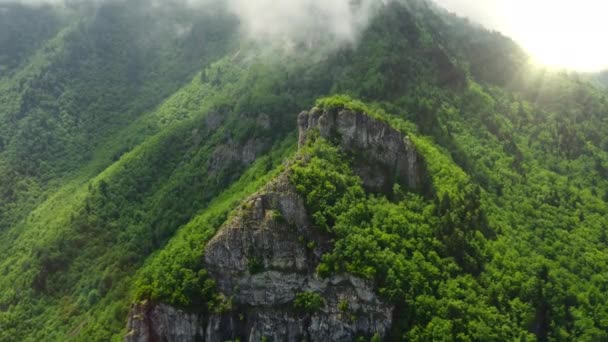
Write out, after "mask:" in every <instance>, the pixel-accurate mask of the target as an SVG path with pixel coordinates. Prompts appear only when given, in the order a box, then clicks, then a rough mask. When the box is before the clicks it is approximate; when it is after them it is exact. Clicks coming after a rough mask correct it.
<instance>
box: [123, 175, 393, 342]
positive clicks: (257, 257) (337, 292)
mask: <svg viewBox="0 0 608 342" xmlns="http://www.w3.org/2000/svg"><path fill="white" fill-rule="evenodd" d="M332 247H333V241H332V240H331V238H330V236H328V235H327V234H324V233H322V232H321V231H320V230H319V229H318V228H315V227H313V225H312V223H311V219H310V217H309V215H308V214H307V211H306V208H305V206H304V202H303V199H302V198H301V197H300V196H299V195H298V194H297V193H296V191H295V189H294V187H293V185H291V184H290V182H289V180H288V174H287V173H284V174H282V175H281V176H279V177H278V178H277V179H276V180H275V181H273V182H271V183H270V184H268V185H267V186H266V187H265V188H264V189H262V190H261V191H260V192H258V193H257V194H255V195H253V196H252V197H250V198H249V199H247V200H246V201H245V202H244V204H243V205H242V206H241V208H240V209H239V210H238V211H237V212H236V214H235V215H234V216H233V217H232V218H231V219H230V220H229V221H228V222H227V223H225V224H224V225H223V227H222V228H221V229H220V231H219V232H218V234H217V235H216V236H215V237H214V238H213V239H212V240H211V241H210V242H209V243H208V244H207V246H206V248H205V255H204V262H205V266H206V269H207V270H208V271H209V273H210V275H211V276H212V277H213V278H214V279H215V281H216V283H217V287H218V290H219V291H220V292H221V293H222V294H223V295H224V296H225V297H226V298H231V299H232V302H233V309H232V311H230V312H227V313H224V314H222V315H212V316H210V317H205V316H204V315H202V314H195V313H186V312H183V311H181V310H177V309H175V308H172V307H170V306H167V305H164V304H158V305H152V304H143V305H136V306H134V307H133V309H132V310H131V314H130V316H129V323H128V331H129V333H128V335H127V337H126V341H129V342H143V341H226V340H235V339H240V340H241V341H252V342H253V341H261V340H264V339H267V340H269V341H294V342H295V341H298V342H299V341H302V340H308V341H353V340H355V339H356V338H357V337H359V336H364V337H368V338H370V337H371V336H373V335H375V334H378V335H379V336H381V337H385V336H386V335H387V334H388V331H389V330H390V327H391V323H392V317H393V309H394V308H393V307H392V306H391V305H389V304H387V303H385V302H383V301H382V300H381V299H380V298H378V296H377V295H376V293H375V292H374V288H373V285H372V284H370V283H368V282H366V281H364V280H362V279H359V278H357V277H354V276H350V275H336V276H332V277H330V278H320V277H318V276H317V275H316V271H315V270H316V267H317V265H318V264H319V262H320V260H321V256H322V255H323V254H324V253H326V252H328V251H330V250H331V248H332ZM303 292H315V293H318V294H319V295H321V296H322V297H323V298H324V299H325V305H324V306H323V307H322V308H320V309H319V310H317V311H315V312H312V313H306V312H302V311H299V310H297V309H296V308H294V305H293V301H294V299H295V298H296V295H297V294H299V293H303Z"/></svg>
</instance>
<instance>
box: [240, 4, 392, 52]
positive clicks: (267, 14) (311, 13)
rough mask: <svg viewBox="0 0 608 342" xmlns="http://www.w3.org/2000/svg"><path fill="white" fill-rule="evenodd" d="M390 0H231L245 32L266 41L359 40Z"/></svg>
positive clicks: (334, 42) (336, 42)
mask: <svg viewBox="0 0 608 342" xmlns="http://www.w3.org/2000/svg"><path fill="white" fill-rule="evenodd" d="M386 2H387V1H386V0H384V1H379V0H362V1H358V2H355V1H352V0H332V1H327V0H256V1H252V0H228V4H229V5H228V6H229V9H230V10H231V11H232V12H233V13H234V14H235V15H236V16H237V17H238V18H239V20H240V22H241V32H242V33H243V36H244V37H245V38H247V39H250V40H252V41H255V42H258V43H262V44H272V45H276V44H280V45H282V46H284V47H287V48H288V47H290V46H296V45H302V44H304V45H305V46H306V45H308V46H313V45H314V44H315V43H317V42H319V41H320V40H323V41H324V42H329V43H331V45H332V46H334V47H338V46H342V45H344V44H355V43H356V42H357V40H358V39H359V37H360V35H361V33H362V32H363V31H364V30H365V28H366V27H367V25H368V23H369V21H370V20H371V19H372V17H373V15H374V13H375V11H376V10H377V9H378V8H379V7H380V6H383V5H385V4H386Z"/></svg>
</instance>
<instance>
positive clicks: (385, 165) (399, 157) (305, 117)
mask: <svg viewBox="0 0 608 342" xmlns="http://www.w3.org/2000/svg"><path fill="white" fill-rule="evenodd" d="M298 128H299V133H300V135H299V141H298V142H299V145H300V146H303V145H304V144H305V143H306V141H307V139H308V136H309V134H310V132H311V130H314V129H316V130H318V132H319V134H320V135H321V137H323V138H325V139H328V140H330V141H332V142H334V143H336V144H337V145H339V146H340V147H341V149H342V150H344V151H345V152H348V153H350V154H351V155H353V156H354V157H355V165H354V170H355V172H357V174H358V175H359V176H360V177H361V178H362V179H363V182H364V185H365V187H366V188H367V189H369V190H371V191H375V192H382V193H390V192H391V191H392V187H393V185H394V184H395V183H398V184H401V185H403V186H406V187H407V188H409V189H411V190H415V191H418V192H426V191H428V189H427V188H428V180H427V179H426V175H427V172H426V168H425V164H424V160H423V159H422V157H421V156H420V155H419V154H418V152H417V151H416V149H415V147H414V145H413V144H412V142H411V141H410V139H409V138H408V137H407V136H406V135H404V134H403V133H401V132H399V131H397V130H396V129H394V128H392V127H391V126H390V125H389V124H387V123H385V122H382V121H379V120H377V119H374V118H372V117H370V116H368V115H366V114H363V113H358V112H353V111H350V110H337V109H334V110H320V109H313V110H311V111H310V112H302V113H300V115H299V116H298Z"/></svg>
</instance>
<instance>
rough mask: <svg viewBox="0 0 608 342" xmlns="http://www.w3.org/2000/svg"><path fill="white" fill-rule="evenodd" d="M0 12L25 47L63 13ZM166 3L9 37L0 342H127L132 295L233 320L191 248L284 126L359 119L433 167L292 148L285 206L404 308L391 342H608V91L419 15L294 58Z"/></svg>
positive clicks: (275, 145) (291, 134)
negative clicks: (523, 341) (295, 205)
mask: <svg viewBox="0 0 608 342" xmlns="http://www.w3.org/2000/svg"><path fill="white" fill-rule="evenodd" d="M0 6H2V8H9V10H7V11H3V12H2V13H1V15H4V16H3V17H2V19H6V20H2V21H1V24H0V26H2V25H7V27H8V26H10V25H15V26H14V27H18V28H21V29H22V30H27V27H25V28H24V27H23V24H22V23H20V22H22V21H20V20H24V18H26V19H27V18H30V17H31V16H37V17H38V18H44V17H45V16H46V15H47V14H48V13H49V11H51V12H52V11H53V7H41V8H40V9H38V10H34V9H32V10H31V11H32V12H28V13H25V14H23V13H22V12H19V11H21V10H22V9H23V8H28V7H20V8H21V9H20V10H19V11H16V10H15V11H14V12H13V10H12V7H10V6H7V5H0ZM218 6H219V8H220V9H221V6H220V5H218ZM174 7H175V8H172V9H171V11H169V12H167V13H168V14H166V15H163V16H160V15H159V13H160V12H158V11H157V12H155V11H150V10H149V9H148V7H147V2H146V1H139V2H136V3H130V2H124V1H113V2H110V3H104V2H102V3H100V4H99V8H98V9H97V10H96V11H90V12H87V11H85V12H84V13H85V14H82V13H81V12H71V13H70V15H68V16H63V17H62V16H61V15H59V17H61V20H60V21H59V22H54V21H53V20H55V19H53V18H50V19H49V23H46V22H45V23H41V25H43V26H44V25H47V24H48V25H49V26H50V27H52V28H53V29H48V32H47V33H48V35H46V34H45V35H40V30H41V29H40V28H39V27H32V28H31V31H30V32H24V33H27V34H30V35H31V36H32V37H35V38H36V39H35V40H34V41H27V42H28V43H27V44H25V45H24V46H20V45H19V44H18V43H19V42H24V43H25V42H26V40H19V39H16V38H15V36H14V35H13V33H11V34H10V35H9V34H7V35H6V36H2V35H1V34H0V43H2V45H3V46H5V44H7V45H6V46H8V47H9V48H11V49H14V50H11V51H10V52H11V53H13V52H14V54H15V56H17V57H15V58H13V57H9V58H8V60H9V61H16V60H22V61H23V62H22V64H19V63H15V62H9V63H8V64H6V62H5V61H6V60H7V59H6V57H2V56H4V55H2V53H0V64H2V65H8V67H5V68H4V69H3V70H0V104H1V105H0V122H2V125H1V127H2V128H0V196H1V197H0V272H1V274H2V277H0V289H2V291H0V340H6V341H22V340H34V339H38V340H58V341H64V340H86V341H107V340H122V339H123V338H124V336H125V335H126V334H127V331H126V326H127V318H128V314H129V310H130V307H131V304H132V303H139V302H141V301H144V300H148V303H156V302H163V303H165V304H167V305H169V304H170V305H172V306H174V307H175V308H179V310H185V312H189V313H191V312H193V311H194V312H196V311H197V310H198V311H202V312H205V310H208V309H209V308H208V306H209V305H211V306H214V305H215V306H217V307H218V308H222V307H224V306H227V304H226V301H225V299H226V298H222V297H221V296H220V297H217V296H216V295H217V292H215V291H214V290H212V288H213V287H212V286H210V285H211V284H210V283H209V282H207V281H208V280H210V275H209V274H208V273H206V272H202V270H204V267H205V265H204V264H203V255H204V251H205V246H206V244H207V243H208V242H209V241H210V240H211V239H212V238H213V237H214V236H215V233H216V231H217V229H218V228H219V227H220V226H221V225H222V223H224V222H225V221H226V220H228V219H230V218H231V217H232V216H231V214H230V213H231V212H233V210H234V208H237V207H238V206H239V205H240V203H241V202H242V200H243V199H244V198H248V197H249V196H251V195H253V194H255V193H256V191H258V190H259V189H260V188H262V187H263V185H264V184H266V183H267V182H269V181H270V180H271V179H272V178H273V177H275V176H276V175H277V174H280V173H281V172H283V171H284V170H285V169H286V168H288V167H290V166H289V165H284V164H283V162H284V160H290V158H292V157H293V155H294V153H296V152H295V149H296V147H297V146H298V140H299V139H298V136H297V135H298V133H297V131H298V120H297V115H296V114H297V113H299V111H301V110H302V109H303V108H312V107H313V106H314V105H315V104H317V107H318V109H319V110H320V111H321V113H322V112H323V111H325V110H327V111H332V110H337V112H336V113H335V114H332V115H335V116H331V115H328V116H327V117H328V118H330V117H331V118H334V117H339V111H341V110H346V111H347V112H348V111H351V112H360V113H363V112H365V113H366V114H367V115H366V116H365V117H366V118H371V119H373V120H379V121H381V122H383V123H385V124H387V125H389V126H390V127H392V128H393V130H394V131H395V132H400V133H402V134H404V135H407V136H408V137H409V143H411V145H412V146H415V149H416V151H417V153H418V154H419V155H421V156H423V157H424V158H423V159H424V169H425V170H426V171H425V172H426V173H428V175H429V179H424V180H422V181H421V183H422V184H423V186H421V189H422V190H421V191H419V193H417V192H416V191H414V192H411V191H410V190H411V188H415V187H411V186H408V183H409V184H412V183H417V182H416V181H413V182H408V181H407V177H406V181H405V182H404V181H402V180H401V181H400V180H398V179H397V182H393V180H394V179H395V178H394V177H392V176H393V173H392V171H393V170H392V168H386V167H381V165H380V164H385V166H386V164H387V163H386V161H387V160H390V159H391V157H386V156H384V155H383V153H389V152H390V153H392V152H394V151H397V150H398V151H400V152H399V153H397V154H396V155H398V156H400V155H403V153H402V152H403V150H400V149H399V148H397V149H392V148H391V149H387V150H383V149H382V148H380V147H377V149H376V150H374V151H373V152H371V153H368V154H362V155H359V156H357V155H355V156H350V157H349V156H348V153H347V154H344V153H343V152H340V151H339V150H336V148H335V146H334V145H332V144H334V143H335V142H336V141H341V140H342V139H347V138H348V134H350V133H349V132H351V131H350V130H344V131H343V132H342V133H346V134H343V135H342V136H341V137H334V138H333V139H334V140H333V141H332V138H331V136H330V135H327V136H325V138H328V139H327V140H329V142H327V141H326V142H318V143H315V144H316V145H314V144H313V146H312V147H306V146H304V145H306V144H305V143H304V140H302V141H300V142H301V144H300V145H302V146H304V147H305V148H307V149H308V152H309V154H310V155H311V157H310V160H309V161H312V162H311V163H312V164H307V163H304V162H303V160H302V161H301V163H299V162H298V161H297V160H296V162H295V163H296V164H295V169H296V170H297V172H295V173H296V174H297V175H298V176H297V177H299V178H298V183H299V184H296V185H302V187H301V189H300V190H302V191H299V192H298V194H299V196H301V197H302V198H303V199H304V200H305V202H306V207H307V210H308V211H309V214H311V217H312V219H314V220H315V225H316V226H318V227H321V229H319V230H318V231H320V232H325V233H327V234H330V233H331V234H333V236H334V239H335V245H334V247H333V249H331V250H327V251H325V257H323V258H322V260H321V261H320V263H319V265H318V267H316V269H315V272H316V273H317V274H319V276H321V275H323V276H327V277H331V276H332V274H342V273H350V274H353V275H354V276H356V277H359V278H361V279H365V281H366V282H369V283H371V284H373V285H374V286H375V288H376V289H377V291H376V292H375V294H376V295H378V296H380V297H381V298H385V299H384V300H386V301H387V302H389V303H391V304H392V305H395V309H394V312H398V313H399V317H393V318H392V324H391V329H390V332H389V333H387V336H388V335H390V336H392V337H394V338H395V339H411V340H429V339H432V338H433V337H434V336H442V337H445V338H446V339H448V340H450V339H451V340H458V339H466V338H468V339H471V340H480V339H483V340H505V339H514V338H527V339H529V340H534V339H536V340H539V341H548V340H560V339H561V340H563V339H566V340H567V339H580V340H602V339H603V338H605V337H606V333H605V332H606V331H608V327H607V326H606V322H607V321H606V317H608V312H606V306H605V305H604V304H605V303H606V302H608V298H606V296H605V295H604V293H608V289H607V288H606V282H605V279H604V278H605V277H603V274H604V273H605V272H604V271H605V270H607V269H608V261H607V255H606V253H605V244H606V227H605V225H604V224H603V222H604V221H605V219H606V215H608V210H607V207H606V203H607V201H608V184H607V181H606V175H608V173H607V172H606V170H608V154H607V153H608V152H607V151H608V140H607V138H606V137H607V136H608V134H605V133H606V132H608V127H606V122H605V120H604V119H605V115H606V113H607V112H608V103H607V99H606V96H607V94H606V92H605V90H602V89H599V88H597V87H596V86H594V85H593V84H591V83H589V82H588V81H587V80H586V78H584V77H579V76H578V75H576V74H570V73H560V72H553V71H550V70H547V69H543V68H540V67H536V66H533V65H530V64H529V63H528V61H527V59H526V56H525V55H524V54H522V51H521V49H519V48H518V47H517V46H516V45H515V44H514V43H513V42H512V41H510V40H508V39H506V38H504V37H502V36H500V35H499V34H496V33H492V32H488V31H485V30H484V29H482V28H480V27H476V26H475V27H473V26H471V25H470V24H469V23H467V22H466V21H465V20H463V19H459V18H456V17H453V16H450V15H448V14H447V13H443V12H440V11H437V10H436V9H434V8H432V7H429V5H428V3H427V2H425V1H393V2H391V3H390V4H387V5H386V6H383V7H381V8H380V9H379V10H378V13H377V16H375V17H373V18H372V20H371V22H370V24H369V26H368V27H367V29H366V30H364V31H363V32H362V34H361V37H360V41H359V42H358V44H356V45H353V46H348V45H347V46H341V47H338V48H335V47H332V48H331V49H324V46H322V45H321V46H312V47H310V48H307V47H306V46H298V47H297V49H296V52H297V53H296V54H295V55H293V54H291V55H290V54H286V53H285V51H280V50H272V49H270V50H268V49H265V48H264V47H263V46H262V47H260V46H257V45H256V44H251V43H250V42H246V41H245V42H244V41H242V40H241V37H239V36H238V34H239V30H238V20H237V19H236V18H234V16H232V15H231V14H229V13H228V12H225V11H222V10H217V8H216V9H214V10H213V11H210V12H205V11H202V12H197V11H193V10H192V9H191V8H188V7H181V6H180V5H179V4H177V3H176V5H175V6H174ZM8 11H11V12H8ZM28 11H30V10H29V9H28ZM37 11H39V12H37ZM6 13H9V14H10V15H5V14H6ZM32 13H33V14H32ZM54 15H56V14H53V16H54ZM62 15H65V13H63V14H62ZM161 17H162V18H161ZM150 18H153V19H158V20H157V21H153V20H148V19H150ZM174 24H179V26H180V27H190V24H191V27H192V30H191V31H190V33H188V34H185V35H178V34H176V29H175V28H176V27H175V26H174ZM49 26H44V27H45V28H44V30H46V27H49ZM0 32H3V33H6V32H14V31H4V30H0ZM151 33H155V34H153V35H152V34H151ZM156 33H158V35H157V34H156ZM54 34H55V36H53V35H54ZM51 36H52V37H51ZM7 37H8V39H6V38H7ZM142 37H147V38H146V39H142ZM203 38H205V39H203ZM201 41H203V42H204V43H203V44H200V42H201ZM7 42H8V43H7ZM319 44H323V42H319ZM315 48H316V50H315ZM321 51H322V52H323V55H322V58H319V53H320V52H321ZM327 51H329V52H327ZM26 56H29V58H28V57H26ZM3 58H4V59H3ZM7 70H8V74H6V73H5V72H6V71H7ZM7 75H8V76H7ZM336 94H346V95H347V96H332V95H336ZM325 96H330V97H328V98H325V99H323V97H325ZM319 98H321V99H320V100H318V102H317V99H319ZM352 99H361V101H356V100H352ZM364 103H365V104H364ZM366 120H367V119H366ZM347 121H348V120H343V121H335V120H333V119H330V120H328V122H330V123H332V122H337V125H338V126H336V125H334V126H333V128H331V127H332V126H331V125H330V126H324V125H323V124H321V125H319V124H318V122H317V125H311V126H316V127H319V128H323V127H330V128H329V130H330V131H333V130H338V131H339V130H340V127H341V126H339V125H340V124H341V123H340V122H347ZM349 122H350V121H349ZM354 122H363V121H361V120H360V118H358V119H356V120H355V121H354ZM355 132H357V130H356V129H355ZM386 132H387V131H385V132H384V134H385V135H379V136H381V137H383V138H382V139H384V138H386V139H388V140H390V141H393V140H399V139H398V138H397V139H389V138H391V137H393V135H392V133H391V134H388V133H386ZM393 133H394V132H393ZM362 134H363V133H362ZM313 135H314V134H313ZM363 135H364V136H367V135H369V136H370V137H373V136H374V134H369V132H367V133H365V134H363ZM317 140H319V141H320V140H323V139H321V138H315V142H316V141H317ZM345 141H350V143H352V144H353V146H352V150H353V151H354V152H356V150H357V149H358V148H356V147H355V146H360V145H357V144H355V142H353V141H352V140H345ZM391 151H392V152H391ZM405 151H406V153H405V154H406V155H407V151H412V149H411V148H410V149H408V148H406V149H405ZM355 154H356V153H355ZM391 156H392V155H391ZM378 158H380V159H378ZM396 159H398V158H396ZM378 160H381V161H383V163H378ZM362 161H363V162H365V161H367V162H368V164H371V166H367V167H364V168H359V169H357V168H356V167H353V165H355V166H357V165H363V164H362V163H360V162H362ZM391 166H392V167H393V166H395V169H396V170H403V169H404V168H405V169H407V167H406V166H405V167H404V166H402V165H400V164H399V162H398V160H396V164H391ZM291 167H294V164H291ZM384 169H386V170H387V175H388V176H386V177H385V178H383V179H384V180H383V181H378V182H377V183H374V179H373V177H372V178H370V177H368V176H370V175H371V176H374V175H377V174H378V173H379V172H378V170H384ZM344 174H345V175H347V176H345V177H343V176H340V175H344ZM361 176H362V177H361ZM386 179H390V180H386ZM321 180H322V182H321ZM366 180H367V181H366ZM366 183H367V184H366ZM374 184H376V186H374ZM334 189H335V190H334ZM373 189H376V190H375V191H374V190H373ZM296 190H297V188H296ZM378 190H381V191H378ZM370 191H371V192H370ZM332 194H335V196H333V195H332ZM340 203H342V205H340ZM319 234H321V233H319ZM252 266H259V265H256V263H255V262H254V263H253V265H252ZM253 268H255V267H253ZM311 274H312V273H311ZM406 275H407V276H406ZM299 298H300V300H299V303H300V304H298V305H299V306H300V307H301V308H303V309H305V310H304V311H306V310H308V309H310V310H312V309H314V307H315V306H316V305H318V304H319V303H322V302H323V301H322V300H319V298H318V296H315V295H314V294H310V293H309V292H307V291H304V292H302V294H301V295H300V297H299ZM328 302H330V304H331V305H333V306H332V307H337V306H336V305H337V304H339V303H335V301H333V299H332V300H331V301H328ZM315 303H316V304H315ZM338 306H339V305H338ZM307 308H308V309H307ZM338 309H339V308H338ZM347 309H348V308H347ZM313 311H314V310H313ZM431 312H432V313H433V314H430V313H431ZM305 315H314V313H312V314H311V313H308V314H305ZM237 316H238V315H237ZM236 318H238V317H236ZM364 335H367V337H370V338H371V337H373V334H371V333H370V334H367V333H365V334H364ZM256 336H257V335H256Z"/></svg>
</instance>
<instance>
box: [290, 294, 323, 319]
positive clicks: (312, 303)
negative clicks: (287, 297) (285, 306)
mask: <svg viewBox="0 0 608 342" xmlns="http://www.w3.org/2000/svg"><path fill="white" fill-rule="evenodd" d="M324 306H325V299H323V297H321V295H320V294H318V293H315V292H302V293H298V294H296V298H295V299H294V301H293V307H294V308H295V309H296V310H298V311H301V312H304V313H309V314H313V313H315V312H317V311H319V310H321V309H322V308H323V307H324Z"/></svg>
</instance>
